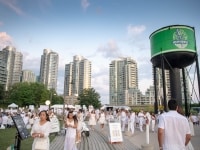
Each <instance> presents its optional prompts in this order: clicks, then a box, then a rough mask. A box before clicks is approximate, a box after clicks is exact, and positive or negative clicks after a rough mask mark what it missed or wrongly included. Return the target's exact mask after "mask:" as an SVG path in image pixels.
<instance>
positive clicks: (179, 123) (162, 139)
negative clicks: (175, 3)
mask: <svg viewBox="0 0 200 150" xmlns="http://www.w3.org/2000/svg"><path fill="white" fill-rule="evenodd" d="M168 107H169V112H166V113H163V114H162V115H160V117H159V124H158V143H159V147H160V148H159V149H160V150H186V149H185V146H186V145H187V144H188V143H189V141H190V139H191V134H190V127H189V123H188V120H187V118H186V117H184V116H183V115H181V114H179V113H178V112H177V109H178V105H177V102H176V100H169V101H168Z"/></svg>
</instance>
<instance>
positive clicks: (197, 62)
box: [196, 55, 200, 103]
mask: <svg viewBox="0 0 200 150" xmlns="http://www.w3.org/2000/svg"><path fill="white" fill-rule="evenodd" d="M196 68H197V80H198V86H199V98H200V75H199V61H198V56H197V55H196ZM199 103H200V102H199Z"/></svg>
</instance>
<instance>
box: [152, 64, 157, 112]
mask: <svg viewBox="0 0 200 150" xmlns="http://www.w3.org/2000/svg"><path fill="white" fill-rule="evenodd" d="M156 75H157V73H156V67H155V66H154V67H153V77H154V92H155V103H154V113H155V114H158V93H157V84H156V81H157V79H156Z"/></svg>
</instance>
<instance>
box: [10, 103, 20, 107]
mask: <svg viewBox="0 0 200 150" xmlns="http://www.w3.org/2000/svg"><path fill="white" fill-rule="evenodd" d="M17 107H18V105H17V104H15V103H12V104H10V105H8V108H17Z"/></svg>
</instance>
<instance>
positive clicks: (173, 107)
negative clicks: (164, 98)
mask: <svg viewBox="0 0 200 150" xmlns="http://www.w3.org/2000/svg"><path fill="white" fill-rule="evenodd" d="M177 106H178V104H177V101H176V100H174V99H171V100H169V101H168V108H169V109H170V110H176V109H177Z"/></svg>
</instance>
